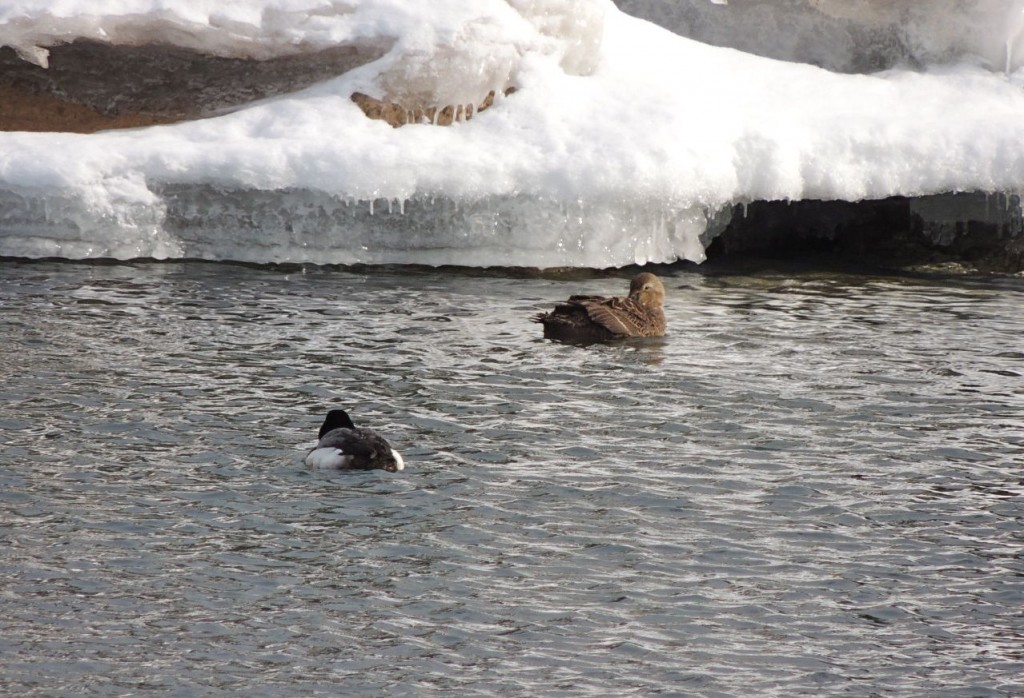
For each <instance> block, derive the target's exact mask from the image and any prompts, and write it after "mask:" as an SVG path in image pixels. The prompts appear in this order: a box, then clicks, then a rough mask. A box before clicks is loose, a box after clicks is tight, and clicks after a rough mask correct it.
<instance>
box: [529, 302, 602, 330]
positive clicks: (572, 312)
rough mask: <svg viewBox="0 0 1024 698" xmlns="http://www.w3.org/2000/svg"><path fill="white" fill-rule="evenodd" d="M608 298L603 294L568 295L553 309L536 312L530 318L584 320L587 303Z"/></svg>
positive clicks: (553, 320) (545, 321) (566, 321)
mask: <svg viewBox="0 0 1024 698" xmlns="http://www.w3.org/2000/svg"><path fill="white" fill-rule="evenodd" d="M607 300H608V299H607V298H605V297H604V296H569V300H567V301H562V302H561V303H558V304H556V305H555V309H554V310H552V311H551V312H549V313H538V314H537V315H534V316H533V317H532V318H530V319H531V320H533V322H543V323H547V322H559V323H572V324H577V323H580V322H586V321H585V320H583V318H582V317H578V316H584V317H585V316H586V312H587V310H586V304H587V303H603V302H605V301H607Z"/></svg>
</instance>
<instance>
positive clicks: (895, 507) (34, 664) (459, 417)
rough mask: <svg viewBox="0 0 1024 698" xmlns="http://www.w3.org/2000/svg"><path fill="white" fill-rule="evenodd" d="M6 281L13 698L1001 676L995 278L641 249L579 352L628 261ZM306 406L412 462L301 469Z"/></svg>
mask: <svg viewBox="0 0 1024 698" xmlns="http://www.w3.org/2000/svg"><path fill="white" fill-rule="evenodd" d="M0 278H2V286H0V307H2V312H0V333H2V335H0V336H2V337H3V340H2V341H0V366H2V368H0V371H2V375H3V381H2V382H0V434H2V442H0V464H2V467H0V514H2V518H0V520H2V522H3V526H4V533H5V536H4V537H5V539H6V541H7V552H6V554H5V555H4V558H3V561H2V562H0V589H2V590H3V591H2V593H3V598H4V602H5V603H4V610H5V612H4V620H3V629H4V632H3V633H2V635H0V656H2V659H0V670H2V676H3V684H4V685H5V687H6V688H7V690H8V691H10V692H11V693H12V694H18V695H31V694H35V695H44V694H45V695H57V694H83V693H93V694H109V695H114V694H125V693H135V692H141V691H144V690H156V691H160V692H161V693H173V694H181V695H194V694H200V693H204V692H210V691H218V690H219V691H230V692H240V691H244V692H245V693H246V694H253V695H275V696H279V695H310V694H315V693H318V692H319V693H325V694H328V693H329V694H331V695H366V694H382V693H385V692H392V693H394V692H397V693H404V694H412V695H416V694H429V693H434V692H457V693H459V694H467V695H539V694H555V693H558V694H569V695H584V694H592V695H628V694H632V695H649V694H652V693H655V692H668V693H674V694H676V695H778V696H793V695H835V694H849V695H870V694H872V693H877V694H887V695H920V696H926V695H927V696H933V695H964V696H967V695H972V696H973V695H1005V696H1011V695H1020V694H1021V693H1024V680H1022V679H1021V678H1020V677H1021V676H1024V651H1022V650H1021V648H1022V647H1024V623H1022V620H1021V615H1020V608H1021V606H1022V603H1024V583H1022V581H1021V580H1022V579H1024V560H1022V555H1021V542H1022V541H1021V531H1022V527H1021V523H1022V517H1024V503H1022V502H1024V498H1022V494H1024V476H1022V474H1021V467H1020V464H1021V463H1022V462H1024V418H1022V415H1024V409H1022V408H1024V350H1022V344H1021V339H1020V338H1021V336H1022V333H1024V315H1022V314H1021V312H1020V307H1021V300H1022V297H1024V284H1022V283H1021V281H1020V280H1013V279H1009V280H1008V279H1001V280H985V279H982V280H978V279H973V280H972V279H943V278H917V279H915V278H884V277H860V276H852V275H841V274H821V273H809V272H800V273H797V272H793V273H775V274H761V275H752V276H737V275H718V276H715V275H706V276H702V275H698V274H695V273H690V272H685V271H681V270H674V271H673V270H668V271H667V272H666V278H667V281H668V283H667V284H666V286H667V287H668V289H669V300H668V307H667V314H668V317H669V325H670V334H669V336H668V337H666V338H665V339H664V340H660V341H653V342H652V341H644V342H622V343H618V344H611V345H594V346H590V347H585V348H581V347H575V346H568V345H563V344H558V343H554V342H549V341H545V340H543V339H541V338H540V328H539V327H538V326H536V325H534V324H532V323H530V322H529V318H530V316H531V315H532V314H534V313H536V312H537V311H538V310H541V309H544V308H545V307H547V306H550V305H551V303H552V302H554V301H555V300H558V299H562V298H564V297H566V295H568V294H569V293H570V292H581V293H600V294H606V295H610V294H618V293H621V289H622V286H623V279H622V278H601V277H596V276H595V277H588V278H580V277H579V276H578V275H577V276H576V277H575V278H572V279H566V278H553V277H549V278H530V277H527V278H523V277H521V276H516V275H511V274H508V273H500V272H496V273H490V274H488V273H480V272H473V273H469V272H458V271H451V270H436V271H423V270H417V269H382V270H374V271H368V272H365V273H363V272H353V271H341V270H337V269H298V268H296V269H266V268H246V267H240V266H227V265H212V264H210V265H205V264H198V265H197V264H170V265H160V264H139V265H117V266H89V265H70V264H50V263H33V264H21V263H14V262H6V263H0ZM623 278H628V273H624V274H623ZM330 405H338V406H344V407H346V408H348V409H349V410H350V411H351V412H352V414H353V416H354V418H355V419H356V421H357V423H361V424H364V425H366V426H371V427H374V428H377V429H379V430H381V431H382V432H384V433H385V434H387V436H388V437H389V438H390V439H391V440H392V442H393V443H394V444H395V445H396V447H397V448H399V450H401V451H402V453H403V455H406V457H407V469H406V470H405V471H403V472H402V473H399V474H388V473H384V472H380V471H373V472H368V473H365V472H359V473H319V472H310V471H309V470H307V469H305V468H304V467H303V466H302V464H301V458H302V456H303V455H304V451H303V448H304V447H305V446H306V445H307V444H309V443H310V442H312V441H313V439H314V437H315V434H316V430H317V428H318V427H319V423H320V420H321V419H322V417H323V412H324V411H325V409H326V408H327V407H328V406H330Z"/></svg>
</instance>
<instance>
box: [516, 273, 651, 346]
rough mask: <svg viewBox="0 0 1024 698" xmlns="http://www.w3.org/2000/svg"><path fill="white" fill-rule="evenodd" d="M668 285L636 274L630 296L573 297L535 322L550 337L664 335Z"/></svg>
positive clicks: (581, 338) (582, 338)
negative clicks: (539, 324)
mask: <svg viewBox="0 0 1024 698" xmlns="http://www.w3.org/2000/svg"><path fill="white" fill-rule="evenodd" d="M664 303H665V287H664V286H663V285H662V283H661V279H659V278H658V277H657V276H655V275H654V274H651V273H649V272H644V273H642V274H637V275H636V276H635V277H633V281H632V282H631V283H630V285H629V296H627V297H625V298H619V297H615V298H605V297H603V296H570V297H569V300H567V301H565V302H564V303H559V304H558V305H556V306H555V309H554V310H552V311H551V312H550V313H540V314H539V315H536V316H535V317H534V318H533V321H534V322H539V323H541V324H543V325H544V336H545V337H547V338H548V339H561V340H569V341H584V342H587V341H590V342H600V341H605V340H609V339H623V338H626V337H661V336H663V335H664V334H665V311H664V309H663V306H664Z"/></svg>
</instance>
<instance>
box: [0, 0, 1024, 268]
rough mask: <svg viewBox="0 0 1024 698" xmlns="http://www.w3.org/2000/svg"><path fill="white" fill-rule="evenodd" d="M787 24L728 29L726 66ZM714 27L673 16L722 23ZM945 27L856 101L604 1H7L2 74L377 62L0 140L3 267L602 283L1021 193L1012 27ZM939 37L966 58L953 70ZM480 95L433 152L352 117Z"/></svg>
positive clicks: (1020, 109) (852, 78) (991, 20)
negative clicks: (96, 56) (137, 62)
mask: <svg viewBox="0 0 1024 698" xmlns="http://www.w3.org/2000/svg"><path fill="white" fill-rule="evenodd" d="M800 4H801V3H793V2H783V1H782V0H777V1H776V2H768V1H767V0H763V1H761V2H752V3H750V4H748V5H747V6H746V10H745V11H746V12H747V14H745V15H742V16H743V17H745V18H746V19H745V20H744V21H746V22H747V24H745V25H744V24H737V25H735V26H736V27H737V29H736V30H735V31H736V34H735V35H734V36H733V37H732V38H733V39H734V41H733V42H732V43H733V45H743V42H744V41H745V40H747V39H746V38H745V37H747V38H749V33H748V31H747V30H748V29H749V28H750V27H751V26H754V23H757V22H760V24H761V25H763V24H764V21H765V20H764V18H769V19H771V18H773V17H774V18H776V19H777V18H778V16H781V13H784V12H790V13H792V12H794V10H793V7H794V5H797V6H799V5H800ZM813 4H814V5H815V6H818V7H819V9H820V7H821V6H831V7H832V8H833V14H835V13H836V12H838V11H839V10H838V9H836V8H839V7H841V5H836V3H828V2H824V0H818V1H817V2H816V3H813ZM900 4H901V3H890V2H883V0H871V1H870V2H866V3H857V4H856V5H857V7H858V8H861V10H862V11H863V10H864V8H868V9H870V8H871V7H875V8H876V9H878V11H879V12H881V11H882V10H883V9H884V8H887V7H888V8H889V9H890V10H891V8H892V6H894V5H900ZM919 4H920V3H919ZM636 5H642V3H639V2H637V3H627V2H623V6H624V7H627V8H628V9H631V10H635V7H634V6H636ZM736 5H737V3H735V2H733V3H731V4H730V3H724V2H722V1H721V0H718V2H711V1H710V0H706V1H704V0H690V2H688V3H676V6H677V7H679V6H685V7H688V8H690V9H691V10H693V11H697V10H699V11H700V12H701V13H702V14H701V16H702V17H705V16H706V17H710V18H711V19H712V20H715V19H716V18H717V17H719V16H721V17H722V18H723V19H722V21H723V22H725V17H726V16H725V15H715V14H713V13H715V12H724V11H727V10H728V9H729V8H735V6H736ZM961 5H962V3H957V2H955V0H943V1H942V2H936V3H930V4H929V7H931V8H932V10H931V13H932V14H927V15H922V16H923V17H924V18H925V19H928V18H931V17H932V16H933V15H935V16H937V17H939V18H940V19H944V21H942V22H936V23H935V24H934V26H932V25H930V24H928V22H925V21H924V20H921V21H920V22H919V23H918V25H916V30H917V32H918V33H917V34H916V35H915V36H917V39H918V41H917V44H916V45H917V46H918V47H923V48H921V49H920V53H919V55H916V56H910V57H909V58H910V61H909V62H907V61H904V63H906V65H904V66H903V67H900V66H899V65H898V63H899V62H898V61H897V62H895V63H894V64H893V65H891V66H888V67H886V68H885V69H884V70H879V71H876V72H871V73H856V72H843V71H844V70H845V71H850V70H855V69H856V66H855V65H852V64H849V62H848V64H847V65H845V66H838V65H837V66H832V67H835V70H826V69H823V68H819V67H814V66H812V65H810V64H807V63H803V62H800V61H801V60H803V59H804V57H801V56H800V55H798V53H794V52H792V51H791V52H789V53H788V54H787V55H781V54H779V52H778V51H776V52H775V54H773V53H772V51H759V52H760V53H765V54H766V55H777V56H778V57H777V58H770V57H764V56H760V55H755V54H754V53H748V52H742V51H739V50H735V49H733V48H729V47H726V46H713V45H711V44H709V43H702V42H699V41H695V40H693V39H690V38H685V37H684V36H681V35H680V34H676V33H673V32H671V31H669V30H667V29H665V28H662V27H660V26H656V25H655V24H652V23H649V22H647V21H645V20H642V19H638V18H636V17H633V16H630V15H628V14H625V13H624V12H623V11H620V9H618V8H617V7H616V6H615V5H614V4H612V3H611V2H609V1H605V0H576V1H573V0H546V1H544V2H537V1H535V0H435V1H433V2H429V3H423V2H407V1H403V0H345V1H342V0H276V1H275V0H221V1H220V2H216V3H214V2H195V1H194V0H88V1H87V0H63V1H62V2H61V3H58V4H54V3H52V2H48V1H45V0H13V1H12V2H9V3H5V5H4V6H3V7H0V46H7V47H9V49H13V50H14V51H16V52H17V54H18V56H19V57H20V58H21V59H22V60H25V61H29V62H32V63H34V64H36V65H39V66H44V67H45V66H47V65H48V61H49V58H50V55H49V51H48V49H52V48H54V47H56V46H59V45H60V44H62V43H67V42H70V41H73V40H76V39H83V40H91V41H98V42H103V43H107V44H112V45H126V46H128V45H130V46H138V45H147V44H163V45H167V44H173V45H177V46H181V47H184V48H188V49H191V50H194V51H199V52H202V53H205V54H209V55H212V56H229V57H243V58H249V59H252V60H266V59H270V58H273V57H277V56H285V55H296V54H303V53H307V54H310V55H314V54H316V52H318V51H323V50H325V49H328V48H330V47H337V46H358V47H360V48H361V50H363V51H364V52H366V53H367V54H368V55H372V56H373V59H372V60H370V61H369V62H367V63H365V64H362V65H359V66H357V67H354V68H352V69H351V70H346V71H345V72H342V73H341V74H339V75H337V76H334V77H329V78H328V79H325V80H322V81H320V82H317V83H315V84H313V85H311V86H308V87H304V88H302V89H298V90H295V91H292V92H289V93H286V94H282V95H279V96H276V97H273V98H270V99H265V100H262V101H258V102H255V103H250V104H247V105H240V106H237V107H236V108H234V109H228V110H220V112H218V113H217V114H216V115H212V116H208V117H207V118H202V119H196V120H190V121H185V122H181V123H177V124H173V125H164V126H153V127H148V128H140V129H134V130H123V131H106V132H100V133H95V134H90V135H80V134H70V133H27V132H8V133H0V255H8V256H25V257H42V256H57V257H65V258H73V259H78V258H96V257H113V258H118V259H126V258H136V257H151V258H158V259H162V258H176V257H189V258H207V259H224V260H244V261H254V262H283V261H294V262H316V263H355V262H368V263H425V264H462V265H480V266H484V265H505V266H508V265H522V266H539V267H550V266H590V267H608V266H619V265H623V264H630V263H644V262H651V261H653V262H668V261H673V260H675V259H679V258H685V259H690V260H693V261H701V260H702V259H703V258H704V248H705V246H706V245H707V243H708V242H709V240H710V239H711V238H712V237H713V236H714V235H715V234H716V233H717V232H718V231H720V230H721V229H722V227H723V226H724V225H725V224H726V223H727V222H728V219H729V216H730V212H731V210H732V209H733V207H734V206H735V205H737V204H743V203H745V202H750V201H756V200H801V199H826V200H828V199H839V200H847V201H859V200H863V199H873V198H883V197H888V196H894V195H903V196H920V195H927V194H937V193H947V192H963V191H981V192H1007V191H1018V190H1020V189H1021V185H1022V183H1024V92H1022V85H1024V72H1022V70H1021V69H1020V64H1021V61H1020V56H1019V54H1020V53H1022V51H1021V50H1020V46H1019V44H1020V42H1021V36H1020V35H1021V33H1022V27H1024V14H1022V13H1024V2H1020V1H1017V2H995V1H994V0H993V1H992V2H987V3H986V2H980V3H977V4H975V6H974V7H975V9H974V10H973V12H974V14H973V15H972V16H971V18H970V19H971V23H970V24H969V25H965V24H964V23H963V22H961V21H960V20H961V18H960V17H958V16H956V12H957V11H959V10H958V8H959V7H960V6H961ZM651 6H652V7H654V6H660V7H664V6H665V4H664V3H662V4H661V5H657V3H653V2H652V3H651ZM846 7H848V8H849V7H852V5H850V4H847V5H846ZM809 8H810V5H808V6H807V8H805V9H803V10H798V11H797V14H796V15H795V16H797V17H801V16H810V15H809V13H810V12H811V9H809ZM979 8H980V9H979ZM757 12H760V17H761V18H762V19H761V20H758V19H757V17H758V16H759V15H758V14H757ZM801 12H802V13H803V14H800V13H801ZM751 13H753V14H751ZM652 14H656V13H655V12H653V11H652ZM847 14H849V13H847ZM943 15H945V16H944V17H943ZM751 17H752V18H753V19H751ZM890 19H891V18H890ZM716 21H717V20H716ZM844 21H849V22H853V23H854V26H857V27H861V28H863V27H865V26H869V25H870V23H871V22H877V21H879V20H877V18H876V19H870V18H869V19H865V18H864V17H852V18H851V17H846V18H845V19H844ZM922 22H923V23H922ZM716 26H717V25H716ZM725 26H726V25H725V24H723V25H721V27H719V29H718V30H717V38H718V39H719V40H718V41H717V43H723V41H722V40H721V39H722V35H724V34H726V33H727V32H726V30H725V29H723V28H722V27H725ZM949 26H960V27H965V26H969V27H970V28H971V31H970V32H966V33H965V32H960V33H959V34H956V36H957V37H960V38H959V39H957V41H959V43H956V45H954V43H955V42H953V43H951V41H952V39H950V38H949V37H944V35H943V30H944V28H948V27H949ZM712 33H714V32H712ZM950 36H952V34H951V35H950ZM965 36H966V38H964V37H965ZM921 37H924V38H923V39H922V38H921ZM726 38H728V37H726ZM943 42H945V43H943ZM756 49H757V47H751V50H756ZM842 49H843V51H846V52H847V53H849V52H850V51H852V50H854V49H851V48H850V47H849V46H844V47H842ZM783 53H785V52H783ZM779 58H785V59H787V60H779ZM837 60H838V59H837ZM819 62H820V63H821V62H822V61H819ZM823 63H825V64H827V61H825V62H823ZM853 63H856V61H853ZM509 88H514V91H509ZM491 91H493V92H494V93H495V95H496V96H495V100H494V104H493V105H492V106H491V107H490V108H488V109H487V110H486V111H481V112H479V113H477V114H475V115H474V116H473V118H472V119H470V120H468V121H457V122H456V123H455V124H453V125H452V126H447V127H446V126H438V125H433V124H431V123H429V121H428V119H427V118H426V117H423V118H421V119H420V122H419V123H413V124H409V125H405V126H402V127H400V128H393V127H392V126H390V125H388V124H387V123H385V122H384V121H380V120H371V119H368V118H367V116H366V115H365V114H364V113H363V111H362V110H361V109H360V108H359V106H357V105H356V104H355V103H354V102H353V101H352V99H351V96H352V95H353V93H357V92H358V93H363V94H367V95H371V96H372V97H374V98H376V99H380V100H383V101H385V102H389V103H396V104H400V105H403V106H405V107H408V108H409V109H410V110H413V109H416V108H427V107H430V106H435V107H438V106H444V105H456V104H473V105H479V104H481V102H482V101H483V99H484V98H485V96H486V95H487V94H488V93H489V92H491ZM506 91H508V94H507V95H506Z"/></svg>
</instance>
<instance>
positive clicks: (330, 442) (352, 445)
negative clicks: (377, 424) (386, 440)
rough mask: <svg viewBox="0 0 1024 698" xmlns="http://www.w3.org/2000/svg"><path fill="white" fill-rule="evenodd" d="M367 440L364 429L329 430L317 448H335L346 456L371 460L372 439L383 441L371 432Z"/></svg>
mask: <svg viewBox="0 0 1024 698" xmlns="http://www.w3.org/2000/svg"><path fill="white" fill-rule="evenodd" d="M369 435H370V436H371V437H373V438H369V439H368V438H367V430H366V429H345V428H341V429H331V430H330V431H329V432H327V433H326V434H324V436H323V438H322V439H320V441H318V442H317V444H316V447H317V448H336V449H338V450H339V451H341V452H342V453H344V454H345V455H347V456H356V457H357V458H359V457H362V458H372V457H373V454H374V452H375V450H376V449H375V448H374V439H376V440H377V441H383V439H381V438H380V437H379V436H377V435H376V434H374V433H373V432H369Z"/></svg>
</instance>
